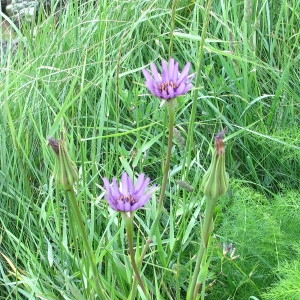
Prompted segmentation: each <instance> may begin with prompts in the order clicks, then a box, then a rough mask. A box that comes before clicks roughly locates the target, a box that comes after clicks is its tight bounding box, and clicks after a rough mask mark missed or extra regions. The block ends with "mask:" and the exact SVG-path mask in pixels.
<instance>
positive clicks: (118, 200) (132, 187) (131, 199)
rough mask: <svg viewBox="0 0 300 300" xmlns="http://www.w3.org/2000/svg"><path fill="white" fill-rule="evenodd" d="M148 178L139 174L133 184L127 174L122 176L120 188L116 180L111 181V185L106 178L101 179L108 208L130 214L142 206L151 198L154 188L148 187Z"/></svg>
mask: <svg viewBox="0 0 300 300" xmlns="http://www.w3.org/2000/svg"><path fill="white" fill-rule="evenodd" d="M149 182H150V178H149V177H147V178H145V174H143V173H141V174H140V175H139V177H138V179H137V181H136V183H135V184H134V183H133V181H132V179H131V178H130V177H129V176H128V174H127V173H123V174H122V179H121V182H120V186H118V183H117V180H116V179H115V178H113V179H112V185H111V184H110V183H109V181H108V179H107V178H103V183H104V186H105V189H106V193H105V196H104V197H105V199H106V201H107V202H108V204H109V206H110V207H111V208H112V209H114V210H116V211H122V212H131V211H134V210H137V209H139V208H140V207H142V206H144V205H145V204H146V203H147V202H148V201H149V200H150V198H151V195H152V193H153V191H154V189H155V186H151V187H150V188H147V187H148V184H149Z"/></svg>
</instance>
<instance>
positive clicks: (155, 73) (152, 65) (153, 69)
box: [150, 63, 161, 82]
mask: <svg viewBox="0 0 300 300" xmlns="http://www.w3.org/2000/svg"><path fill="white" fill-rule="evenodd" d="M150 68H151V72H152V74H153V76H154V80H155V81H156V82H161V76H160V75H159V73H158V71H157V68H156V66H155V64H154V63H151V64H150Z"/></svg>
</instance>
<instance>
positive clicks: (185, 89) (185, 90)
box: [181, 83, 193, 95]
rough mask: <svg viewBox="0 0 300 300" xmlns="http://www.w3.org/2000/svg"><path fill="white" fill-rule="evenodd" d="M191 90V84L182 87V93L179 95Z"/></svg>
mask: <svg viewBox="0 0 300 300" xmlns="http://www.w3.org/2000/svg"><path fill="white" fill-rule="evenodd" d="M192 88H193V85H192V84H191V83H188V84H186V85H185V86H184V89H183V91H182V92H181V94H182V95H183V94H185V93H186V92H188V91H190V90H191V89H192Z"/></svg>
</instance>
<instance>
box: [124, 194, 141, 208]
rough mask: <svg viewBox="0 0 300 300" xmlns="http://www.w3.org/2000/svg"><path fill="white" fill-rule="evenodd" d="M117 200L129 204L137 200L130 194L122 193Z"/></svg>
mask: <svg viewBox="0 0 300 300" xmlns="http://www.w3.org/2000/svg"><path fill="white" fill-rule="evenodd" d="M119 200H120V201H123V202H129V203H130V205H131V206H132V205H133V204H135V203H137V202H138V199H136V198H135V197H133V196H132V195H128V196H124V195H122V196H121V197H120V199H119Z"/></svg>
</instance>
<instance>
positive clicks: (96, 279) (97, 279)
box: [66, 189, 107, 299]
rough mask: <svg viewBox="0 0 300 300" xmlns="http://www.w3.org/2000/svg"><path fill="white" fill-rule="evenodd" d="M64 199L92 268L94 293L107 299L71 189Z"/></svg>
mask: <svg viewBox="0 0 300 300" xmlns="http://www.w3.org/2000/svg"><path fill="white" fill-rule="evenodd" d="M66 197H67V198H68V199H69V203H70V205H71V207H70V208H71V211H72V212H73V214H74V215H75V220H76V224H77V225H78V227H79V232H80V235H81V237H82V239H83V244H84V247H85V250H86V252H87V258H88V260H89V262H90V266H91V267H92V272H93V281H94V282H95V285H96V292H97V293H98V296H99V297H100V299H107V297H106V295H104V292H103V291H102V287H101V284H100V277H99V273H98V270H97V266H96V260H95V256H94V254H93V252H92V249H91V247H90V244H89V240H88V236H87V233H86V230H85V227H84V224H83V220H82V218H81V213H80V210H79V207H78V205H77V199H76V195H75V192H74V190H73V189H71V190H70V191H66ZM73 231H74V233H75V232H76V231H75V228H73Z"/></svg>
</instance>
